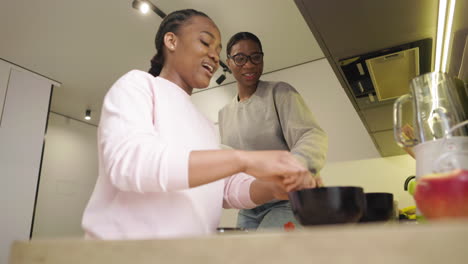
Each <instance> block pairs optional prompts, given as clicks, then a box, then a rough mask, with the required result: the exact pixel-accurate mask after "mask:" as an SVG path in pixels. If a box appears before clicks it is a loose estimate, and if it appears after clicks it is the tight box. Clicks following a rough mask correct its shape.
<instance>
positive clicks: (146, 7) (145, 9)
mask: <svg viewBox="0 0 468 264" xmlns="http://www.w3.org/2000/svg"><path fill="white" fill-rule="evenodd" d="M138 9H139V10H140V12H141V13H143V14H147V13H148V11H149V10H150V6H149V5H148V3H145V2H142V3H141V4H140V6H139V7H138Z"/></svg>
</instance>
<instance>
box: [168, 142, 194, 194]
mask: <svg viewBox="0 0 468 264" xmlns="http://www.w3.org/2000/svg"><path fill="white" fill-rule="evenodd" d="M190 152H191V151H190V150H186V149H175V150H174V149H171V150H168V152H167V157H166V158H167V175H168V179H167V190H168V191H174V190H182V189H188V188H189V182H188V166H189V158H190Z"/></svg>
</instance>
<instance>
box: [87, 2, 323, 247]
mask: <svg viewBox="0 0 468 264" xmlns="http://www.w3.org/2000/svg"><path fill="white" fill-rule="evenodd" d="M155 42H156V50H157V54H156V55H155V57H154V58H153V59H152V60H151V69H150V71H149V73H146V72H143V71H139V70H132V71H130V72H128V73H127V74H125V75H124V76H122V77H121V78H120V79H119V80H117V82H116V83H115V84H114V85H113V86H112V87H111V89H110V90H109V91H108V93H107V94H106V96H105V98H104V103H103V108H102V115H101V119H100V124H99V128H98V152H99V177H98V179H97V182H96V186H95V189H94V192H93V194H92V196H91V199H90V201H89V203H88V205H87V207H86V209H85V211H84V215H83V221H82V226H83V229H84V230H85V233H86V236H87V237H88V238H95V239H147V238H166V237H178V236H193V235H202V234H209V233H212V232H214V231H215V230H216V228H217V226H218V224H219V219H220V216H221V212H222V208H223V207H224V208H253V207H255V206H257V205H258V204H262V203H265V202H267V201H269V200H272V199H274V198H278V199H280V198H283V199H284V198H285V197H287V192H288V191H291V190H296V189H300V188H306V187H307V188H309V187H314V186H315V182H314V180H313V179H312V178H311V177H309V174H308V171H307V169H306V168H304V167H303V166H302V165H301V164H300V163H299V162H298V161H297V160H296V159H295V158H293V157H292V155H291V154H290V153H288V152H287V151H239V150H220V149H219V147H218V146H219V141H218V138H217V136H216V132H215V127H214V125H213V124H212V122H210V121H209V120H208V119H207V118H206V117H205V116H203V114H201V113H200V112H199V111H198V110H197V109H196V108H195V106H194V105H193V104H192V102H191V100H190V95H191V94H192V91H193V89H194V88H195V87H207V86H208V85H209V83H210V79H211V77H212V76H213V73H215V72H216V70H217V68H218V66H219V54H220V51H221V36H220V32H219V30H218V28H217V26H216V25H215V23H214V22H213V21H212V20H211V19H210V18H209V17H208V16H206V15H205V14H204V13H201V12H199V11H196V10H192V9H187V10H179V11H176V12H173V13H171V14H169V15H168V16H167V17H165V19H164V20H163V21H162V23H161V25H160V27H159V30H158V32H157V34H156V41H155ZM207 103H208V102H207ZM250 175H251V176H250ZM252 176H253V177H252Z"/></svg>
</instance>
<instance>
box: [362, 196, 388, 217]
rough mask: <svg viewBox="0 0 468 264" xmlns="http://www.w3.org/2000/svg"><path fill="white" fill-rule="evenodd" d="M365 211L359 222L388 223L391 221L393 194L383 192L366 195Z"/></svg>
mask: <svg viewBox="0 0 468 264" xmlns="http://www.w3.org/2000/svg"><path fill="white" fill-rule="evenodd" d="M365 195H366V204H367V205H366V209H365V210H364V214H363V215H362V218H361V219H360V220H359V222H374V221H388V220H390V219H392V217H393V214H394V210H393V194H391V193H385V192H375V193H366V194H365Z"/></svg>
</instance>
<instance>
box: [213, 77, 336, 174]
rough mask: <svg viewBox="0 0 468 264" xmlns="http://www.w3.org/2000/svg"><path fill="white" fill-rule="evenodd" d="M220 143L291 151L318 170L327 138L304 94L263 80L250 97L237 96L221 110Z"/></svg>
mask: <svg viewBox="0 0 468 264" xmlns="http://www.w3.org/2000/svg"><path fill="white" fill-rule="evenodd" d="M219 130H220V135H221V143H222V144H224V145H227V146H230V147H232V148H235V149H242V150H288V151H291V153H292V154H293V155H294V156H295V157H296V158H297V159H298V160H299V161H300V162H301V163H302V164H303V165H304V166H306V167H307V168H308V169H309V170H310V171H312V172H319V171H320V170H321V169H322V168H323V166H324V164H325V158H326V153H327V150H328V138H327V135H326V134H325V132H324V131H323V130H322V129H321V128H320V126H319V125H318V124H317V122H316V121H315V118H314V116H313V115H312V113H311V112H310V110H309V108H308V107H307V105H306V104H305V102H304V100H303V99H302V97H301V95H300V94H299V93H298V92H297V91H296V89H294V87H292V86H291V85H289V84H287V83H285V82H265V81H260V82H259V84H258V87H257V90H256V91H255V93H254V94H252V96H251V97H250V98H248V99H247V100H244V101H242V102H239V101H238V99H237V96H236V97H235V98H234V99H233V100H232V101H231V102H230V103H229V104H227V105H226V106H225V107H224V108H223V109H221V111H219Z"/></svg>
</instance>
